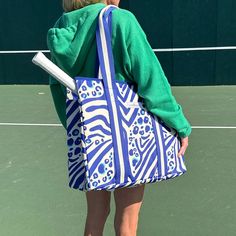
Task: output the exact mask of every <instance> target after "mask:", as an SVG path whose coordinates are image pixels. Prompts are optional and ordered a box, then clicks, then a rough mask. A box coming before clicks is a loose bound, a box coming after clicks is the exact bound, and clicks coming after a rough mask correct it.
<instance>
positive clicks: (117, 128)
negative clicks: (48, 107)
mask: <svg viewBox="0 0 236 236" xmlns="http://www.w3.org/2000/svg"><path fill="white" fill-rule="evenodd" d="M115 9H116V7H114V6H107V7H105V8H104V9H103V10H102V11H101V13H100V14H99V17H98V27H97V30H96V42H97V48H98V60H99V65H100V67H99V72H100V73H99V76H98V78H84V77H83V78H81V77H75V78H74V79H72V78H71V77H70V76H68V75H67V74H66V73H65V72H64V71H62V70H61V69H60V68H59V67H57V66H56V65H55V64H54V63H52V62H51V61H50V60H49V59H47V58H46V57H45V56H44V55H43V54H42V53H41V52H39V53H38V54H37V55H36V56H35V57H34V58H33V63H35V64H36V65H38V66H40V67H41V68H42V69H44V70H45V71H46V72H48V73H49V74H50V75H51V76H53V77H54V78H55V79H57V80H58V81H59V82H60V83H62V84H63V85H65V86H66V87H67V88H69V89H70V90H71V91H72V92H73V94H74V96H72V97H69V96H67V98H66V114H67V146H68V158H69V159H68V172H69V175H68V176H69V186H70V187H71V188H74V189H78V190H81V191H91V190H107V191H113V190H114V189H116V188H123V187H135V186H136V185H139V184H144V183H154V182H157V181H162V180H167V179H173V178H175V177H177V176H180V175H182V174H184V173H185V172H186V171H187V169H186V166H185V162H184V156H180V157H178V151H179V150H180V147H181V143H180V139H179V138H178V134H177V132H176V130H174V129H172V128H170V127H168V126H167V125H166V124H165V123H164V122H163V121H162V120H161V119H160V118H159V117H158V116H155V115H154V114H152V113H151V112H149V111H148V110H147V109H146V108H145V103H144V102H142V99H141V98H140V97H139V95H138V94H137V88H136V85H135V84H130V83H126V82H122V83H121V82H119V81H116V80H115V69H114V61H113V55H112V45H111V35H110V31H111V28H109V25H111V20H112V14H111V12H112V11H113V10H115ZM140 101H141V102H140Z"/></svg>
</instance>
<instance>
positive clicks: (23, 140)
mask: <svg viewBox="0 0 236 236" xmlns="http://www.w3.org/2000/svg"><path fill="white" fill-rule="evenodd" d="M173 93H174V95H175V96H176V98H177V101H178V102H179V103H180V104H181V105H182V107H183V109H184V111H185V114H186V116H187V117H188V118H189V120H190V122H191V124H192V126H193V132H192V135H191V137H190V146H189V149H188V151H187V153H186V157H185V161H186V166H187V169H188V171H187V173H186V174H185V175H183V176H180V177H178V178H176V179H173V180H169V181H166V182H161V183H155V184H149V185H146V190H145V197H144V203H143V206H142V209H141V213H140V221H139V229H138V235H139V236H148V235H153V236H158V235H161V236H170V235H176V236H180V235H181V236H211V235H214V236H222V235H224V236H233V235H236V233H235V232H236V224H235V222H236V201H235V199H236V188H235V183H236V171H235V167H236V152H235V146H236V143H235V140H236V86H219V87H173ZM0 114H1V116H0V148H1V155H0V156H1V158H0V188H1V194H0V212H1V214H0V235H1V236H21V235H24V236H75V235H78V236H80V235H83V228H84V223H85V217H86V215H85V213H86V201H85V194H84V193H83V192H80V191H76V190H72V189H70V188H69V187H68V181H67V157H66V145H65V141H66V136H65V131H64V129H63V128H62V127H61V126H60V125H58V124H59V120H58V119H57V116H56V113H55V110H54V107H53V104H52V99H51V94H50V91H49V87H48V86H43V85H42V86H37V85H28V86H23V85H22V86H20V85H16V86H14V85H11V86H7V85H2V86H0ZM114 212H115V207H114V201H113V198H112V211H111V214H110V216H109V218H108V221H107V223H106V227H105V232H104V235H105V236H112V235H115V234H114V231H113V216H114Z"/></svg>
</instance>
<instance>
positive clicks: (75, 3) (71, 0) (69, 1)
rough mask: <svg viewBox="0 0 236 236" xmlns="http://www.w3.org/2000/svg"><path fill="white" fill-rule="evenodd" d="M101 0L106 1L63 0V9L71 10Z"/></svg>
mask: <svg viewBox="0 0 236 236" xmlns="http://www.w3.org/2000/svg"><path fill="white" fill-rule="evenodd" d="M100 2H104V0H63V9H64V11H65V12H69V11H73V10H77V9H79V8H82V7H85V6H88V5H90V4H95V3H100Z"/></svg>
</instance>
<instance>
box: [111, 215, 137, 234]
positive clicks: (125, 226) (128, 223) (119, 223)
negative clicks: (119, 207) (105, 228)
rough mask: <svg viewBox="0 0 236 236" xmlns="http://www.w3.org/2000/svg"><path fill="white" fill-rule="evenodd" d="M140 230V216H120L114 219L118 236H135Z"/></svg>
mask: <svg viewBox="0 0 236 236" xmlns="http://www.w3.org/2000/svg"><path fill="white" fill-rule="evenodd" d="M137 228H138V216H137V215H136V216H128V217H127V216H125V214H124V215H123V216H119V215H116V216H115V219H114V229H115V232H116V236H135V235H136V233H137Z"/></svg>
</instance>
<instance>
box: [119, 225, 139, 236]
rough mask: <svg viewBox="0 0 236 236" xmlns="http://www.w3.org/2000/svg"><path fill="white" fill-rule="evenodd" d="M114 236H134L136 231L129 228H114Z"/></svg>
mask: <svg viewBox="0 0 236 236" xmlns="http://www.w3.org/2000/svg"><path fill="white" fill-rule="evenodd" d="M115 233H116V236H136V235H137V230H136V229H134V228H129V227H118V228H116V227H115Z"/></svg>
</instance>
